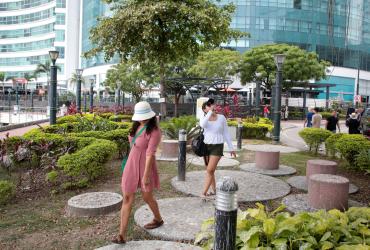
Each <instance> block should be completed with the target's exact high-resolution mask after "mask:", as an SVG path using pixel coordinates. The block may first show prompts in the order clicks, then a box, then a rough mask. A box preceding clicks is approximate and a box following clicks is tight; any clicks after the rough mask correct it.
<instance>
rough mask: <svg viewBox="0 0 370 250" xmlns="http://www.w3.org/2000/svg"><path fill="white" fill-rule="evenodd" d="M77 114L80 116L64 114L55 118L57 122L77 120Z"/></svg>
mask: <svg viewBox="0 0 370 250" xmlns="http://www.w3.org/2000/svg"><path fill="white" fill-rule="evenodd" d="M77 116H80V115H66V116H62V117H59V118H58V119H57V124H64V123H73V122H77Z"/></svg>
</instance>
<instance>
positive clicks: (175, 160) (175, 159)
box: [156, 156, 178, 162]
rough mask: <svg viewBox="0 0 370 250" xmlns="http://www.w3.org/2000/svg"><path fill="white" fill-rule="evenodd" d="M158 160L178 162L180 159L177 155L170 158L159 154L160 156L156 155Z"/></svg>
mask: <svg viewBox="0 0 370 250" xmlns="http://www.w3.org/2000/svg"><path fill="white" fill-rule="evenodd" d="M156 160H157V161H168V162H177V161H178V158H177V157H173V158H168V157H162V156H159V157H156Z"/></svg>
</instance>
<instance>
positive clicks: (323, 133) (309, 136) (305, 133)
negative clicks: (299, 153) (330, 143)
mask: <svg viewBox="0 0 370 250" xmlns="http://www.w3.org/2000/svg"><path fill="white" fill-rule="evenodd" d="M332 134H333V133H332V132H330V131H328V130H326V129H322V128H305V129H303V130H301V131H300V132H299V136H300V137H302V139H303V140H304V141H305V143H306V144H307V145H308V146H309V148H310V151H312V150H314V151H315V153H316V154H317V151H318V150H319V147H320V145H321V143H323V142H324V141H325V140H326V139H327V138H329V137H330V136H331V135H332Z"/></svg>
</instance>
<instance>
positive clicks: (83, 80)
mask: <svg viewBox="0 0 370 250" xmlns="http://www.w3.org/2000/svg"><path fill="white" fill-rule="evenodd" d="M68 80H69V83H70V84H71V87H72V88H73V89H74V88H75V87H76V85H75V84H76V83H77V80H78V76H77V74H76V73H72V76H71V78H69V79H68ZM85 82H86V81H85V78H83V77H81V83H82V84H83V85H85Z"/></svg>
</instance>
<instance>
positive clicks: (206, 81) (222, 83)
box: [166, 77, 233, 95]
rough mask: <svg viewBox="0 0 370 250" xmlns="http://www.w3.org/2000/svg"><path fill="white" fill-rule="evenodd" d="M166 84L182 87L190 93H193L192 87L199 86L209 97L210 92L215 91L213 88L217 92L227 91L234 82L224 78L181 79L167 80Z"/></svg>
mask: <svg viewBox="0 0 370 250" xmlns="http://www.w3.org/2000/svg"><path fill="white" fill-rule="evenodd" d="M166 82H169V83H172V84H175V85H182V86H183V87H184V88H185V89H187V90H189V92H191V91H190V88H191V87H194V86H197V87H200V89H201V90H204V92H205V94H207V95H208V93H209V91H213V90H212V88H214V89H215V90H216V92H220V90H222V89H227V88H228V87H229V85H230V84H232V82H233V81H232V80H229V79H222V78H203V77H179V78H167V79H166Z"/></svg>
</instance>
